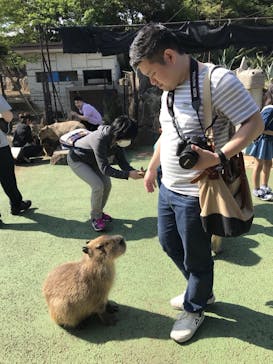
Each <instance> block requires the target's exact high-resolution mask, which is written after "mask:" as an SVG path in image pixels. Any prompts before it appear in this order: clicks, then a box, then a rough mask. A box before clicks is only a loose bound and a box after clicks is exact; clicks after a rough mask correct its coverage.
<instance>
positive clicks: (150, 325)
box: [64, 305, 174, 344]
mask: <svg viewBox="0 0 273 364" xmlns="http://www.w3.org/2000/svg"><path fill="white" fill-rule="evenodd" d="M117 318H118V322H117V324H116V325H115V326H104V325H103V324H102V323H101V322H100V320H99V318H98V317H97V316H92V317H91V318H89V319H88V320H86V321H85V323H84V328H81V329H64V330H65V331H67V332H68V333H69V334H71V335H73V336H76V337H78V338H80V339H82V340H86V341H89V342H92V343H97V344H102V343H105V342H107V341H123V340H130V339H138V338H143V337H148V338H154V339H161V340H168V339H169V333H170V329H171V327H172V325H173V322H174V320H173V319H172V318H170V317H167V316H164V315H161V314H158V313H153V312H149V311H145V310H141V309H138V308H135V307H129V306H125V305H119V312H118V313H117Z"/></svg>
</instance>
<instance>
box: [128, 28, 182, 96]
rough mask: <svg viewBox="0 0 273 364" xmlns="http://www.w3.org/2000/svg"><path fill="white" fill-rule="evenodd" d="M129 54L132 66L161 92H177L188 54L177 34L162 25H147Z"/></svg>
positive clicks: (136, 38) (135, 40)
mask: <svg viewBox="0 0 273 364" xmlns="http://www.w3.org/2000/svg"><path fill="white" fill-rule="evenodd" d="M129 55H130V64H131V66H132V67H133V68H134V69H135V70H136V69H139V70H140V71H141V73H143V74H144V75H145V76H147V77H149V79H150V82H151V84H152V85H155V86H157V87H159V88H160V89H163V90H171V89H174V88H175V87H176V86H177V85H178V84H179V83H180V81H181V78H182V79H183V77H182V76H181V74H183V70H182V69H181V66H182V62H183V58H185V57H184V56H185V51H184V49H183V47H182V45H181V43H180V41H179V39H178V37H177V36H176V34H175V33H174V32H172V31H171V30H169V29H167V28H166V27H164V26H163V25H161V24H148V25H146V26H144V27H143V28H142V29H141V30H140V31H139V32H138V34H137V36H136V37H135V39H134V41H133V43H132V44H131V47H130V54H129Z"/></svg>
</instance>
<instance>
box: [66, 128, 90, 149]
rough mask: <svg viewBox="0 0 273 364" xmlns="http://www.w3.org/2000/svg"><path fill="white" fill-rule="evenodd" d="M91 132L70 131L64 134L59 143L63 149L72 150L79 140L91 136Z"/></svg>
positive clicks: (84, 130) (83, 130)
mask: <svg viewBox="0 0 273 364" xmlns="http://www.w3.org/2000/svg"><path fill="white" fill-rule="evenodd" d="M90 133H91V131H89V130H87V129H75V130H72V131H69V132H68V133H65V134H63V135H62V136H61V137H60V139H59V142H60V144H61V147H62V149H70V148H73V147H74V144H75V143H76V141H77V140H79V139H81V138H83V137H85V136H87V135H89V134H90Z"/></svg>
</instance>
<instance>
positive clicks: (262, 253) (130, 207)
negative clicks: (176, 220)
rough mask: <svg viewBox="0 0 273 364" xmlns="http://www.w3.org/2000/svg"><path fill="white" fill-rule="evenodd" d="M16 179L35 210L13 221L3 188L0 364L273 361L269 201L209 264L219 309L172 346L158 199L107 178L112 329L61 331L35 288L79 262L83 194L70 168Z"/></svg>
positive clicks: (87, 234) (136, 159)
mask: <svg viewBox="0 0 273 364" xmlns="http://www.w3.org/2000/svg"><path fill="white" fill-rule="evenodd" d="M148 160H149V156H148V155H147V154H146V153H144V152H143V150H141V152H140V151H138V152H136V153H135V154H133V155H132V165H133V166H135V167H137V168H140V167H141V166H144V167H145V166H147V164H148ZM248 173H249V174H250V173H251V170H249V171H248ZM17 180H18V185H19V187H20V190H21V191H22V194H23V196H24V198H25V199H28V198H30V199H31V200H32V201H33V208H32V209H31V210H30V211H28V212H27V213H25V214H24V215H22V216H12V215H10V214H9V205H8V200H7V197H6V196H5V195H4V193H3V192H2V190H1V192H0V202H1V204H0V205H1V213H2V219H3V221H4V223H5V225H4V226H3V227H2V229H1V230H0V242H1V254H0V281H1V286H0V299H1V310H0V322H1V329H0V363H1V364H5V363H10V364H15V363H20V364H21V363H22V364H24V363H38V364H40V363H60V364H61V363H62V364H63V363H76V364H78V363H79V364H84V363H88V364H96V363H103V364H104V363H105V364H106V363H107V364H112V363H115V364H121V363H122V364H127V363H128V364H136V363H141V364H143V363H148V364H150V363H151V364H165V363H167V364H169V363H170V364H172V363H174V364H176V363H181V364H182V363H183V364H187V363H191V364H199V363H200V364H211V363H217V364H218V363H250V364H252V363H253V364H254V363H255V364H256V363H261V364H264V363H273V351H272V349H273V285H272V277H273V258H272V257H273V237H272V235H273V234H272V232H273V227H272V223H273V203H270V202H262V201H257V200H255V204H256V207H255V209H256V218H255V220H254V224H253V228H252V230H251V232H250V233H249V234H247V235H245V236H243V237H239V238H237V239H226V240H225V241H224V243H223V247H224V252H223V253H222V254H221V255H219V256H217V257H215V285H214V292H215V295H216V299H217V301H216V303H215V304H214V305H213V306H211V307H210V309H209V310H208V311H207V313H206V319H205V321H204V323H203V325H202V326H201V327H200V329H199V331H198V332H197V333H196V335H195V336H194V338H193V339H192V340H191V341H189V342H188V343H186V344H184V345H178V344H176V343H175V342H173V341H172V340H170V339H169V332H170V330H171V327H172V324H173V322H174V319H175V317H176V315H177V311H174V310H172V309H171V307H170V306H169V299H170V298H171V297H173V296H175V295H177V294H180V293H181V292H182V291H183V290H184V288H185V281H184V279H183V278H182V277H181V274H180V273H179V271H178V270H177V268H176V267H175V266H174V264H173V263H172V262H171V260H170V259H169V258H168V257H167V256H166V255H165V253H164V252H163V251H162V250H161V247H160V245H159V243H158V239H157V229H156V224H157V218H156V216H157V211H156V209H157V193H158V191H156V192H155V193H153V194H147V193H146V192H145V190H144V188H143V181H142V180H138V181H134V180H129V181H126V180H117V179H112V184H113V188H112V192H111V196H110V199H109V202H108V204H107V208H106V210H105V211H106V212H107V213H109V214H111V215H112V216H113V217H114V218H115V220H114V222H113V223H111V224H109V229H108V233H109V234H117V233H118V234H123V235H124V236H125V238H126V240H127V251H126V253H125V255H124V256H122V257H120V258H119V259H118V260H117V261H116V263H117V264H116V271H117V275H116V281H115V285H114V287H113V289H112V291H111V293H110V299H112V300H113V301H115V302H117V303H118V304H119V305H120V311H119V313H118V318H119V322H118V323H117V325H116V326H111V327H105V326H103V325H102V324H101V323H100V322H99V321H98V320H97V319H96V318H94V319H91V320H90V323H89V325H88V326H87V327H85V328H84V329H82V330H74V331H73V330H72V331H71V330H70V331H66V330H64V329H62V328H60V327H58V326H57V325H55V324H54V323H53V322H52V321H51V320H50V317H49V315H48V312H47V307H46V303H45V300H44V298H43V297H42V294H41V287H42V284H43V281H44V279H45V277H46V276H47V273H48V272H49V271H50V270H51V269H53V268H54V267H55V266H57V265H59V264H61V263H64V262H67V261H73V260H79V259H80V258H81V256H82V251H81V248H82V246H83V245H85V242H86V241H87V240H89V239H92V238H94V237H96V236H98V233H95V232H94V231H92V230H91V229H90V225H89V210H90V209H89V204H90V190H89V187H88V186H87V185H86V184H85V183H84V182H82V181H81V180H80V179H79V178H78V177H77V176H75V175H74V174H73V173H72V171H71V170H70V168H69V167H68V166H52V165H49V164H41V165H32V166H30V167H29V166H28V167H20V168H18V169H17ZM271 185H273V183H272V177H271Z"/></svg>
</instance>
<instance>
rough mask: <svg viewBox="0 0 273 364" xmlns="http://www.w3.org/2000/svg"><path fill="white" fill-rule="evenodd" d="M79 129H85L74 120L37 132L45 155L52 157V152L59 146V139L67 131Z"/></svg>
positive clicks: (57, 123)
mask: <svg viewBox="0 0 273 364" xmlns="http://www.w3.org/2000/svg"><path fill="white" fill-rule="evenodd" d="M80 128H84V129H85V125H83V124H82V123H80V122H79V121H76V120H68V121H62V122H56V123H54V124H50V125H46V126H44V127H43V128H41V129H40V132H39V139H40V141H41V144H42V146H43V148H44V149H45V151H46V153H47V154H48V155H49V156H52V154H53V152H54V150H56V149H57V147H58V146H59V144H60V143H59V139H60V137H61V136H62V135H64V134H66V133H68V132H69V131H72V130H75V129H80Z"/></svg>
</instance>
